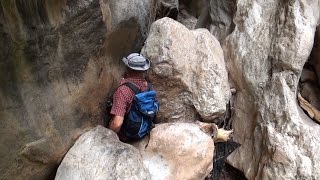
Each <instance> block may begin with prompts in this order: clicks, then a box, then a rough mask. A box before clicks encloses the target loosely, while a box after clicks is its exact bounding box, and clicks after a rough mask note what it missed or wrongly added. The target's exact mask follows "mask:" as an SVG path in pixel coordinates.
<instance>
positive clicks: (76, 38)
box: [0, 0, 155, 179]
mask: <svg viewBox="0 0 320 180" xmlns="http://www.w3.org/2000/svg"><path fill="white" fill-rule="evenodd" d="M153 3H154V1H149V0H141V1H135V2H132V1H130V0H123V1H117V0H100V1H91V0H79V1H72V0H68V1H65V0H57V1H17V0H10V1H1V2H0V7H1V10H0V38H1V41H0V59H1V63H0V82H1V86H0V99H1V101H0V119H1V125H0V128H1V130H0V134H1V139H0V157H1V162H0V174H1V179H28V178H31V179H32V178H33V179H45V178H49V176H50V174H51V173H52V172H53V171H54V170H55V169H56V166H57V165H58V163H59V162H60V161H61V158H62V157H63V155H64V154H65V153H66V151H67V150H68V149H69V147H70V146H71V145H72V144H73V142H74V140H75V138H76V137H77V136H79V133H82V132H83V129H85V128H86V127H89V126H92V125H96V124H102V123H103V121H102V115H103V111H104V109H103V102H104V99H105V98H106V97H107V96H109V95H110V94H108V92H109V93H111V91H110V90H111V89H112V88H111V87H112V86H114V87H116V84H117V82H118V79H119V78H120V75H121V73H122V72H123V69H122V68H121V66H120V62H121V57H122V56H125V55H127V54H128V53H130V52H132V51H138V50H139V49H140V48H141V46H142V44H143V42H144V40H145V38H146V33H147V30H148V27H149V22H151V21H153V19H154V17H155V15H154V12H153V8H154V4H153ZM77 128H79V129H77Z"/></svg>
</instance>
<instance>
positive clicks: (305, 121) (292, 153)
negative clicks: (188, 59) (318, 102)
mask: <svg viewBox="0 0 320 180" xmlns="http://www.w3.org/2000/svg"><path fill="white" fill-rule="evenodd" d="M318 17H319V1H316V0H313V1H299V0H292V1H282V0H281V1H280V0H273V1H255V0H251V1H245V0H239V1H238V2H237V13H236V17H235V19H234V22H235V25H236V27H235V31H234V32H233V33H232V34H231V35H230V36H229V37H228V38H227V40H226V43H225V44H224V50H225V57H226V60H227V66H228V71H229V75H230V77H231V79H232V80H233V81H234V84H235V86H236V88H237V89H238V92H237V94H236V98H235V104H234V107H235V113H234V116H233V117H232V119H233V128H234V140H235V141H237V142H239V143H240V144H241V147H240V148H239V149H238V150H236V151H235V152H234V153H233V154H231V156H229V158H228V161H229V163H230V164H231V165H233V166H234V167H236V168H238V169H240V170H242V171H244V173H245V175H246V177H247V178H248V179H319V178H320V156H319V153H320V148H319V144H320V126H319V125H318V124H316V123H315V122H313V121H312V120H311V119H310V118H308V117H307V116H306V115H305V114H304V112H303V111H302V110H301V109H300V107H299V106H298V105H297V100H296V95H297V85H298V81H299V78H300V74H301V71H302V68H303V65H304V64H305V62H306V60H307V59H308V56H309V54H310V52H311V49H312V46H313V39H314V34H315V28H316V25H317V22H318Z"/></svg>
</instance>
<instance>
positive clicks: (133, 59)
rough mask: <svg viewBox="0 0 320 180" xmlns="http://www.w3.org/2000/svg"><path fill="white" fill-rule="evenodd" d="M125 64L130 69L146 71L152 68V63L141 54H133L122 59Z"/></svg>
mask: <svg viewBox="0 0 320 180" xmlns="http://www.w3.org/2000/svg"><path fill="white" fill-rule="evenodd" d="M122 61H123V63H124V64H125V65H126V66H128V67H129V68H130V69H133V70H136V71H145V70H148V69H149V67H150V61H149V60H148V59H146V58H145V57H143V56H142V55H141V54H139V53H132V54H130V55H129V56H128V57H124V58H122Z"/></svg>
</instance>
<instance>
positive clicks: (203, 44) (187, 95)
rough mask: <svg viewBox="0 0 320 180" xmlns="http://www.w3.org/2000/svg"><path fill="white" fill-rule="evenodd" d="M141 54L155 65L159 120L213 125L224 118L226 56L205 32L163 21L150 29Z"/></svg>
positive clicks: (213, 39) (217, 43)
mask: <svg viewBox="0 0 320 180" xmlns="http://www.w3.org/2000/svg"><path fill="white" fill-rule="evenodd" d="M142 53H143V54H144V55H145V56H146V57H147V58H149V59H150V60H151V61H152V66H153V67H152V68H151V72H150V79H151V80H152V82H154V84H155V86H156V88H157V90H158V92H159V100H160V103H161V104H162V106H161V108H160V112H159V113H158V115H157V119H158V120H159V121H160V122H168V121H189V122H190V121H195V119H197V118H198V117H197V115H198V114H199V115H200V116H201V118H202V119H203V120H206V121H213V120H214V119H215V118H217V117H219V116H222V115H223V113H224V112H225V109H226V104H227V102H228V100H229V96H230V90H229V85H228V76H227V71H226V69H225V63H224V59H223V52H222V49H221V47H220V44H219V42H218V41H217V40H216V39H215V38H214V37H213V36H212V35H211V34H210V33H209V31H207V30H206V29H197V30H192V31H190V30H188V29H187V28H186V27H185V26H183V25H182V24H180V23H178V22H176V21H174V20H172V19H170V18H162V19H160V20H158V21H156V22H154V23H153V24H152V26H151V30H150V34H149V36H148V38H147V40H146V42H145V45H144V47H143V49H142Z"/></svg>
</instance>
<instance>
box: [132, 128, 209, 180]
mask: <svg viewBox="0 0 320 180" xmlns="http://www.w3.org/2000/svg"><path fill="white" fill-rule="evenodd" d="M135 146H136V147H138V148H139V149H140V152H141V153H142V156H143V163H144V165H145V167H146V168H147V169H148V170H149V172H150V174H151V179H157V180H160V179H163V180H164V179H186V180H187V179H190V180H191V179H204V178H205V177H206V176H207V175H208V174H209V173H210V171H211V170H212V165H213V152H214V143H213V140H212V139H211V137H210V136H208V135H207V134H205V133H204V132H203V131H201V130H200V127H199V126H198V125H197V124H192V123H165V124H160V125H157V126H156V127H155V128H154V129H153V130H152V131H151V134H150V140H149V143H148V144H147V146H146V145H145V141H142V142H139V143H138V144H136V145H135Z"/></svg>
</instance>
